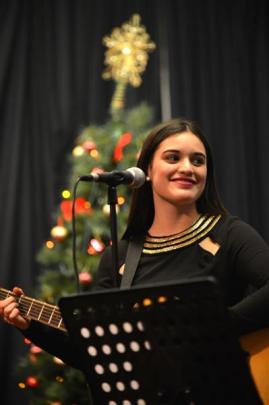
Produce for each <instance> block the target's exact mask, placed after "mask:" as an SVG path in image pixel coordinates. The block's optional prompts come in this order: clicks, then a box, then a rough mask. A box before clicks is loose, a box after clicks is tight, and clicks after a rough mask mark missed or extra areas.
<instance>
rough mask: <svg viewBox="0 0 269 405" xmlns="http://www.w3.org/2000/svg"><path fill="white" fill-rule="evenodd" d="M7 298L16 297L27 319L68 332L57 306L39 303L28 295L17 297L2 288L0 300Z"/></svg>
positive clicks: (0, 289) (21, 311) (22, 313)
mask: <svg viewBox="0 0 269 405" xmlns="http://www.w3.org/2000/svg"><path fill="white" fill-rule="evenodd" d="M7 297H15V298H16V300H17V302H18V304H19V311H20V313H21V315H22V316H24V317H25V318H27V319H32V320H34V321H38V322H41V323H43V324H45V325H48V326H51V327H52V328H55V329H60V330H62V331H64V332H66V327H65V325H64V322H63V318H62V315H61V312H60V309H59V308H58V307H57V306H54V305H51V304H47V303H46V302H42V301H38V300H36V299H34V298H30V297H27V296H26V295H21V296H19V297H18V296H16V295H15V294H13V293H12V291H8V290H5V289H4V288H0V300H3V299H5V298H7Z"/></svg>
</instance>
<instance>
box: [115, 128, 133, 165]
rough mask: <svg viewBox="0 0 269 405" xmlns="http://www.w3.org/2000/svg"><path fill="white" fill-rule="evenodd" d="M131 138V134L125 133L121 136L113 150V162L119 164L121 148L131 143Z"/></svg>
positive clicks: (121, 156)
mask: <svg viewBox="0 0 269 405" xmlns="http://www.w3.org/2000/svg"><path fill="white" fill-rule="evenodd" d="M132 137H133V135H132V134H131V132H125V133H124V134H122V135H121V137H120V139H119V140H118V142H117V144H116V146H115V149H114V154H113V160H114V161H115V162H120V161H121V160H122V158H123V148H125V146H127V145H129V143H131V141H132Z"/></svg>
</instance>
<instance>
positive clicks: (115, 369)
mask: <svg viewBox="0 0 269 405" xmlns="http://www.w3.org/2000/svg"><path fill="white" fill-rule="evenodd" d="M59 307H60V309H61V312H62V315H63V319H64V322H65V325H66V327H67V329H68V331H69V333H70V335H71V337H72V338H73V340H74V343H75V344H76V346H77V347H78V348H79V350H80V351H81V354H82V356H81V357H82V359H83V360H82V362H83V364H82V365H81V366H82V369H83V370H84V371H85V374H86V379H87V382H88V384H89V387H90V390H91V393H92V397H93V402H94V405H159V404H160V405H186V404H189V405H241V404H242V405H256V404H257V405H258V404H259V405H261V404H262V402H261V400H260V399H259V397H258V394H257V391H256V388H255V385H254V383H253V381H252V378H251V375H250V371H249V368H248V365H247V356H246V353H245V352H244V351H243V350H242V349H241V347H240V344H239V342H238V339H237V338H236V337H235V335H234V334H233V331H232V329H231V325H230V322H229V316H228V312H227V310H226V308H225V307H224V305H223V302H222V300H221V297H220V295H219V293H218V288H217V284H216V282H215V281H214V279H213V278H199V279H193V280H192V281H189V280H188V281H182V282H176V283H168V284H165V285H153V286H147V287H134V288H131V289H123V290H118V289H117V290H116V289H113V290H107V291H102V292H92V293H86V294H81V295H76V296H69V297H64V298H61V300H60V302H59Z"/></svg>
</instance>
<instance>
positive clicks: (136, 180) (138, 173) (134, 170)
mask: <svg viewBox="0 0 269 405" xmlns="http://www.w3.org/2000/svg"><path fill="white" fill-rule="evenodd" d="M126 171H127V172H130V173H131V174H132V176H133V181H132V183H130V184H129V185H130V186H131V187H132V188H139V187H141V186H143V184H144V183H145V181H146V175H145V173H144V172H143V170H142V169H139V167H130V168H129V169H127V170H126Z"/></svg>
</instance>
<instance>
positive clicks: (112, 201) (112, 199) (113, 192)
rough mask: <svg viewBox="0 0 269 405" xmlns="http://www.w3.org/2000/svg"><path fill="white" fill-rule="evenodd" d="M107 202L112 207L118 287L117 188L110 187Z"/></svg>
mask: <svg viewBox="0 0 269 405" xmlns="http://www.w3.org/2000/svg"><path fill="white" fill-rule="evenodd" d="M107 196H108V197H107V200H108V204H109V206H110V213H109V216H110V234H111V242H112V250H111V252H112V266H113V274H114V285H115V287H117V274H118V269H119V252H118V228H117V213H116V204H117V202H118V197H117V188H116V186H108V191H107Z"/></svg>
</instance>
